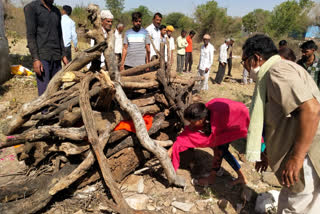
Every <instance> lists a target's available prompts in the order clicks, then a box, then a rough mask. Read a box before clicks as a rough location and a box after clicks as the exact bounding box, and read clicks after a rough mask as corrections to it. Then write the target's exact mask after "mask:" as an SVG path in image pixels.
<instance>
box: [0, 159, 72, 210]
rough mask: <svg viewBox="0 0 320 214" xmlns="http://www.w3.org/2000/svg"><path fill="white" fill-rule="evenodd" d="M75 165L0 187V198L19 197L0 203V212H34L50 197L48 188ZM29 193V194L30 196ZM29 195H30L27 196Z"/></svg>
mask: <svg viewBox="0 0 320 214" xmlns="http://www.w3.org/2000/svg"><path fill="white" fill-rule="evenodd" d="M75 167H76V166H75V165H66V166H65V167H63V168H62V169H61V170H59V171H58V172H57V173H56V174H53V175H41V176H40V177H38V178H36V179H35V180H32V181H26V183H25V184H13V185H12V186H11V185H8V186H5V187H1V188H0V200H2V201H3V200H4V199H6V198H7V200H9V199H10V200H12V199H21V200H15V201H11V202H7V203H0V213H6V214H28V213H36V212H37V211H39V210H41V209H42V208H43V207H45V206H46V205H47V204H48V203H49V201H50V200H51V198H52V195H50V194H49V189H50V188H51V187H52V186H54V185H55V184H56V183H57V182H58V181H59V180H60V179H61V178H62V177H64V176H66V175H67V174H69V173H70V172H71V171H72V170H73V169H75ZM31 194H32V195H31ZM30 195H31V196H30ZM28 196H30V197H28Z"/></svg>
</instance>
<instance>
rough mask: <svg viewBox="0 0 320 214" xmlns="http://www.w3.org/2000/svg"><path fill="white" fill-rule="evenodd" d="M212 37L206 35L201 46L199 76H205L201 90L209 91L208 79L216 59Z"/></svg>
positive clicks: (201, 83)
mask: <svg viewBox="0 0 320 214" xmlns="http://www.w3.org/2000/svg"><path fill="white" fill-rule="evenodd" d="M210 39H211V37H210V35H209V34H205V35H204V36H203V45H202V46H201V50H200V60H199V65H198V74H199V76H203V77H204V80H202V81H201V82H200V85H201V90H208V89H209V86H208V79H209V73H210V68H211V66H212V63H213V57H214V47H213V45H212V44H211V43H210Z"/></svg>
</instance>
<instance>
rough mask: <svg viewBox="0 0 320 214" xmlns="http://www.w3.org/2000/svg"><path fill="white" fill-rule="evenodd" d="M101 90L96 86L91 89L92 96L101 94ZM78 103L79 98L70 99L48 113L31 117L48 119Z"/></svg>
mask: <svg viewBox="0 0 320 214" xmlns="http://www.w3.org/2000/svg"><path fill="white" fill-rule="evenodd" d="M100 91H101V87H94V88H92V89H91V90H90V92H89V95H90V97H93V96H95V95H97V94H99V92H100ZM78 104H79V98H78V97H75V98H73V99H71V100H69V101H68V102H66V103H63V104H61V105H59V106H58V108H56V109H55V110H53V111H52V112H50V113H48V114H38V115H34V116H32V117H31V119H33V120H48V119H50V118H52V117H54V116H56V115H59V114H60V113H61V112H62V111H64V110H66V109H69V108H72V107H73V106H75V105H78Z"/></svg>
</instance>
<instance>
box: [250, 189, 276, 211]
mask: <svg viewBox="0 0 320 214" xmlns="http://www.w3.org/2000/svg"><path fill="white" fill-rule="evenodd" d="M279 195H280V192H279V191H277V190H271V191H269V192H264V193H261V194H259V195H258V197H257V200H256V206H255V208H254V210H255V212H256V213H268V212H269V211H274V210H275V209H276V208H277V207H278V198H279Z"/></svg>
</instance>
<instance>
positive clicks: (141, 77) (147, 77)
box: [121, 71, 157, 82]
mask: <svg viewBox="0 0 320 214" xmlns="http://www.w3.org/2000/svg"><path fill="white" fill-rule="evenodd" d="M156 73H157V72H156V71H153V72H150V73H145V74H140V75H136V76H121V82H139V81H142V80H156V79H157V76H156Z"/></svg>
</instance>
